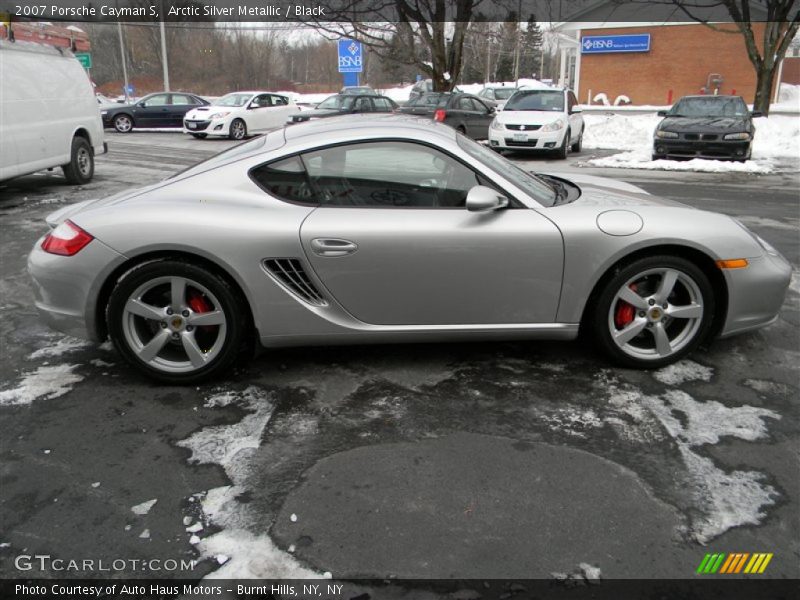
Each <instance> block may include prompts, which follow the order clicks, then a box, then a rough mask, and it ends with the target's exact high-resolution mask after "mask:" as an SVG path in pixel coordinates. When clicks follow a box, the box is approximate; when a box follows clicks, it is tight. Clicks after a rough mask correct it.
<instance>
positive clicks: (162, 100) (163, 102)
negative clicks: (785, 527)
mask: <svg viewBox="0 0 800 600" xmlns="http://www.w3.org/2000/svg"><path fill="white" fill-rule="evenodd" d="M168 104H169V96H168V95H167V94H156V95H155V96H150V97H149V98H148V99H147V100H145V106H167V105H168Z"/></svg>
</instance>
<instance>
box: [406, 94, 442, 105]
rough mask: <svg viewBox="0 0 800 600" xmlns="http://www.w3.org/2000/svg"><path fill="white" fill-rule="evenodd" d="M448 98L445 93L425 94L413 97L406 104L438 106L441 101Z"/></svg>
mask: <svg viewBox="0 0 800 600" xmlns="http://www.w3.org/2000/svg"><path fill="white" fill-rule="evenodd" d="M444 98H446V95H445V94H443V93H442V94H423V95H422V96H419V97H417V98H413V99H412V100H409V101H408V103H406V106H436V105H437V104H439V101H440V100H442V99H444Z"/></svg>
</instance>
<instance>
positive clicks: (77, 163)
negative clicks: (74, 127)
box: [61, 135, 94, 185]
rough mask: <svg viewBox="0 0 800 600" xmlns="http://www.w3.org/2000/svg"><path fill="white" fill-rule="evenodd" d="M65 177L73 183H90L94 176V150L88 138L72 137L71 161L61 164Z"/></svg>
mask: <svg viewBox="0 0 800 600" xmlns="http://www.w3.org/2000/svg"><path fill="white" fill-rule="evenodd" d="M61 170H62V171H64V177H66V178H67V181H69V182H70V183H72V184H73V185H83V184H84V183H89V182H90V181H91V180H92V177H94V152H93V151H92V147H91V146H90V145H89V142H88V141H87V140H86V138H82V137H79V136H77V135H76V136H75V137H74V138H72V147H71V149H70V158H69V162H68V163H67V164H65V165H61Z"/></svg>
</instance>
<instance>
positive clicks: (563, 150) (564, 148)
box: [556, 129, 570, 160]
mask: <svg viewBox="0 0 800 600" xmlns="http://www.w3.org/2000/svg"><path fill="white" fill-rule="evenodd" d="M569 137H570V131H569V129H567V133H566V134H564V142H563V143H562V144H561V147H560V148H559V149H558V150H556V158H557V159H559V160H566V158H567V155H568V154H569Z"/></svg>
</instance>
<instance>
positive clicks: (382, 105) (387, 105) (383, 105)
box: [372, 98, 392, 112]
mask: <svg viewBox="0 0 800 600" xmlns="http://www.w3.org/2000/svg"><path fill="white" fill-rule="evenodd" d="M372 101H373V102H374V103H375V110H376V111H378V112H392V104H391V102H389V100H387V99H386V98H373V99H372Z"/></svg>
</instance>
